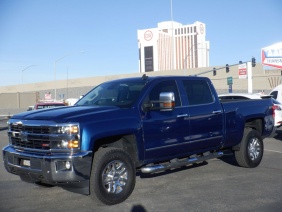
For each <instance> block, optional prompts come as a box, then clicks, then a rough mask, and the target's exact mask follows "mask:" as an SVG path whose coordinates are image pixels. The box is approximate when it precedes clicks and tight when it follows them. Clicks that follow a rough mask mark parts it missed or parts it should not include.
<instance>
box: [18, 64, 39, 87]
mask: <svg viewBox="0 0 282 212" xmlns="http://www.w3.org/2000/svg"><path fill="white" fill-rule="evenodd" d="M32 66H37V65H30V66H28V67H26V68H25V69H23V70H22V84H23V72H24V71H25V70H26V69H28V68H30V67H32Z"/></svg>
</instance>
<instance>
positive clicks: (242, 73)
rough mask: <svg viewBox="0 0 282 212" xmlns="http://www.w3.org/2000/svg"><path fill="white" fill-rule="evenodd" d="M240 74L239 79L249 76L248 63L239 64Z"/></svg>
mask: <svg viewBox="0 0 282 212" xmlns="http://www.w3.org/2000/svg"><path fill="white" fill-rule="evenodd" d="M238 75H239V79H246V78H247V65H246V64H242V65H239V66H238Z"/></svg>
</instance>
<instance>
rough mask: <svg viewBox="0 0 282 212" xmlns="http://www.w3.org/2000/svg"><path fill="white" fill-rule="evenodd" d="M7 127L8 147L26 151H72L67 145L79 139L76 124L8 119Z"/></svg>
mask: <svg viewBox="0 0 282 212" xmlns="http://www.w3.org/2000/svg"><path fill="white" fill-rule="evenodd" d="M8 127H9V128H8V136H9V142H10V145H12V146H13V147H14V148H15V149H20V150H26V151H37V152H45V151H48V152H50V151H52V152H69V151H70V150H71V149H72V148H71V147H69V144H72V142H73V141H76V142H77V141H78V140H79V138H80V136H79V127H78V124H77V123H68V124H57V123H54V122H52V121H44V120H23V121H21V120H17V119H14V120H12V119H10V120H9V122H8ZM74 148H76V149H77V150H78V149H79V147H78V146H76V147H74Z"/></svg>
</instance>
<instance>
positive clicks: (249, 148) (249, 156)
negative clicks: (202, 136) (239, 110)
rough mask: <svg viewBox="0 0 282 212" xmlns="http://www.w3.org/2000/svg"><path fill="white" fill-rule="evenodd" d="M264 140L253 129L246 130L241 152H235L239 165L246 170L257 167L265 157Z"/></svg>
mask: <svg viewBox="0 0 282 212" xmlns="http://www.w3.org/2000/svg"><path fill="white" fill-rule="evenodd" d="M263 150H264V146H263V140H262V137H261V136H260V134H259V133H258V132H257V131H256V130H253V129H251V128H245V130H244V135H243V139H242V141H241V145H240V150H239V151H235V158H236V161H237V163H238V164H239V165H240V166H242V167H245V168H254V167H257V166H258V165H259V164H260V162H261V160H262V156H263Z"/></svg>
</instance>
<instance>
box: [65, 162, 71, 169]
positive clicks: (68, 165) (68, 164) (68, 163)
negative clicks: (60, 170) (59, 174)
mask: <svg viewBox="0 0 282 212" xmlns="http://www.w3.org/2000/svg"><path fill="white" fill-rule="evenodd" d="M70 168H71V163H70V162H69V161H67V162H66V169H70Z"/></svg>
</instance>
